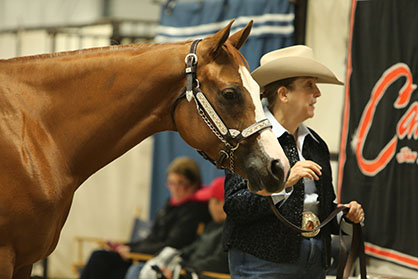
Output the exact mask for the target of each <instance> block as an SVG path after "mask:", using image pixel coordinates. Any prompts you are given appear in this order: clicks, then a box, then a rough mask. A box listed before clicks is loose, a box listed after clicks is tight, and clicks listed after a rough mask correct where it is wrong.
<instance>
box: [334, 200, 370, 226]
mask: <svg viewBox="0 0 418 279" xmlns="http://www.w3.org/2000/svg"><path fill="white" fill-rule="evenodd" d="M341 206H346V207H348V208H349V211H348V212H347V213H346V214H345V215H344V217H345V218H347V219H348V220H350V221H351V222H353V223H361V222H362V221H363V220H364V210H363V207H362V206H361V204H359V203H358V202H356V201H352V202H350V203H349V204H339V205H338V207H341Z"/></svg>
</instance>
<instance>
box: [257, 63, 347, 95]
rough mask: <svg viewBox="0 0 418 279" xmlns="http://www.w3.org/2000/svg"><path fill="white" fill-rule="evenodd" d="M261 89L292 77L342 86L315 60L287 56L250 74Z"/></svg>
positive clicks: (332, 74) (340, 82) (333, 75)
mask: <svg viewBox="0 0 418 279" xmlns="http://www.w3.org/2000/svg"><path fill="white" fill-rule="evenodd" d="M251 75H252V77H253V78H254V79H255V81H256V82H257V83H258V84H259V85H260V87H261V88H263V87H264V86H266V85H268V84H269V83H272V82H274V81H278V80H281V79H286V78H292V77H315V78H317V79H318V80H317V82H318V83H331V84H338V85H344V83H343V82H342V81H340V80H338V78H337V77H336V76H335V74H334V73H333V72H332V71H331V70H330V69H328V68H327V67H326V66H325V65H323V64H322V63H319V62H318V61H316V60H313V59H310V58H306V57H297V56H289V57H283V58H278V59H275V60H273V61H271V62H269V63H266V64H264V65H262V66H260V67H258V68H257V69H255V70H254V71H253V72H252V73H251Z"/></svg>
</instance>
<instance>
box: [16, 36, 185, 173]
mask: <svg viewBox="0 0 418 279" xmlns="http://www.w3.org/2000/svg"><path fill="white" fill-rule="evenodd" d="M186 52H187V47H186V46H182V45H179V44H177V45H176V44H173V45H154V46H153V47H147V48H135V47H131V48H122V47H121V48H116V49H113V50H112V49H107V50H97V51H91V52H82V53H80V54H76V53H73V54H69V55H63V56H59V57H54V58H45V59H39V60H38V61H37V63H35V64H33V65H32V67H28V66H27V67H26V68H25V67H23V68H22V69H21V70H26V71H29V70H30V71H31V74H30V75H25V76H30V78H27V79H26V80H25V84H27V85H28V86H29V88H30V89H31V94H37V95H38V96H37V98H36V99H34V98H33V97H32V98H31V99H32V100H33V102H32V103H27V105H28V106H27V107H30V109H33V107H38V108H40V110H39V111H38V112H36V114H38V115H39V116H40V117H39V118H38V119H39V121H41V122H42V125H41V126H42V127H45V129H46V131H47V133H48V134H50V135H51V137H52V138H53V141H54V143H55V145H56V148H57V150H59V151H60V154H61V158H62V159H61V160H65V165H67V166H68V169H69V172H70V173H71V175H73V176H76V177H78V178H79V179H78V180H81V181H83V180H84V179H86V178H88V177H89V176H90V175H91V174H93V173H94V172H95V171H97V170H98V169H100V168H101V167H103V166H104V165H106V164H108V163H109V162H111V161H112V160H114V159H116V158H117V157H119V156H121V155H122V154H123V153H125V152H126V151H128V150H129V149H130V148H132V147H133V146H135V145H136V144H138V143H139V142H141V141H142V140H143V139H145V138H147V137H149V136H150V135H152V134H154V133H156V132H159V131H164V130H174V129H175V127H174V125H173V123H172V119H171V116H170V110H171V106H172V104H173V103H174V100H175V98H176V96H177V94H178V93H179V91H180V89H181V87H182V82H181V81H182V79H184V74H183V73H184V62H182V61H183V59H184V55H185V54H186ZM29 64H30V63H29ZM29 64H28V65H29ZM33 67H35V69H34V68H33Z"/></svg>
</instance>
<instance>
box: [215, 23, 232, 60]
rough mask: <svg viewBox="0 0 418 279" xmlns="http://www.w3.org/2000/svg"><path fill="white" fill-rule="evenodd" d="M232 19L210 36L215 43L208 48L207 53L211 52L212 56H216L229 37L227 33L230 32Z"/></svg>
mask: <svg viewBox="0 0 418 279" xmlns="http://www.w3.org/2000/svg"><path fill="white" fill-rule="evenodd" d="M234 21H235V20H234V19H233V20H231V21H230V22H229V24H228V25H227V26H226V27H224V28H223V29H222V30H220V31H218V32H217V33H215V34H214V35H212V36H211V40H212V41H215V43H214V44H213V45H212V46H211V48H210V49H209V53H212V54H213V55H214V56H217V54H218V52H219V50H221V49H222V46H223V45H224V43H225V42H226V40H227V39H228V37H229V33H230V32H231V26H232V23H234Z"/></svg>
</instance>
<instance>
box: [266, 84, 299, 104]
mask: <svg viewBox="0 0 418 279" xmlns="http://www.w3.org/2000/svg"><path fill="white" fill-rule="evenodd" d="M297 78H298V77H291V78H285V79H281V80H276V81H273V82H271V83H269V84H267V85H266V86H264V88H263V90H262V93H261V97H262V98H266V99H267V102H268V104H267V107H268V109H269V110H270V111H273V106H274V104H275V103H276V99H277V90H278V89H279V88H280V87H282V86H284V87H286V88H287V89H293V82H294V81H295V80H296V79H297Z"/></svg>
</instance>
